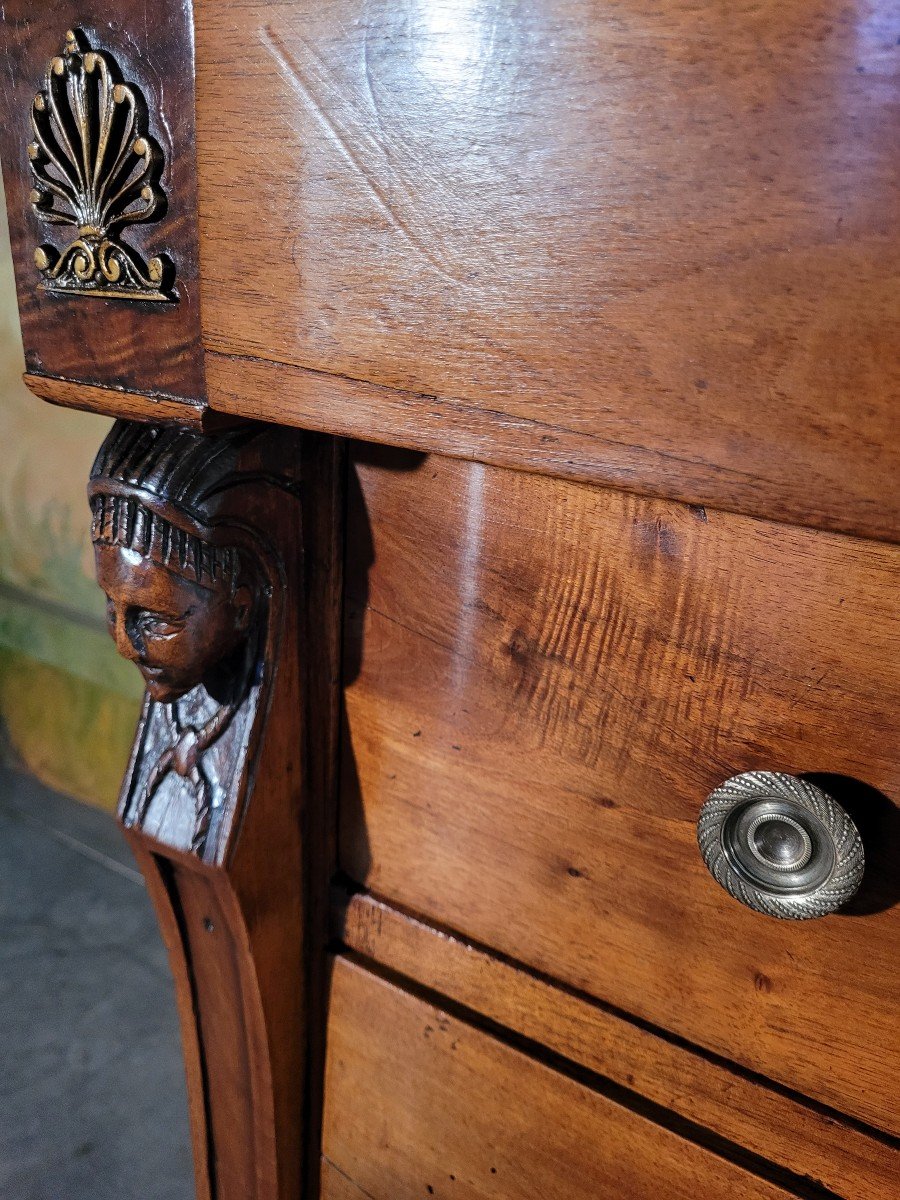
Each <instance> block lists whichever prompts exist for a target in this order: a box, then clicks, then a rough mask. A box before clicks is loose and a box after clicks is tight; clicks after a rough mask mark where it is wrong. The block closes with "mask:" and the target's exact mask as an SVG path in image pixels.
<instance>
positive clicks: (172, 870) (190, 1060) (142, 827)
mask: <svg viewBox="0 0 900 1200" xmlns="http://www.w3.org/2000/svg"><path fill="white" fill-rule="evenodd" d="M339 453H340V452H339V449H338V448H337V447H336V445H335V443H333V442H331V441H330V440H328V439H323V438H312V437H308V436H306V435H299V434H295V433H291V432H289V431H286V430H272V429H266V428H264V427H259V426H250V427H243V428H239V429H234V430H229V431H228V432H226V433H223V434H221V435H219V436H218V437H215V438H210V437H204V436H202V435H199V434H194V433H190V432H188V431H186V430H183V429H176V428H164V427H156V428H152V427H147V426H137V425H135V424H132V423H127V422H118V423H117V424H116V426H115V427H114V428H113V430H112V432H111V434H110V435H109V437H108V438H107V441H106V442H105V443H104V446H103V448H102V449H101V451H100V454H99V455H98V458H97V461H96V463H95V466H94V470H93V472H92V476H91V484H90V487H89V495H90V498H91V506H92V509H93V512H94V524H93V532H92V536H93V540H94V543H95V549H96V555H97V568H98V578H99V580H100V583H101V585H102V586H103V588H104V590H105V591H106V594H107V597H108V601H109V607H108V612H109V621H110V631H111V632H112V634H113V636H114V637H115V638H116V641H117V644H118V646H119V649H120V650H121V652H122V653H123V654H125V655H126V656H127V657H128V658H131V659H133V660H134V661H135V663H136V665H137V666H138V668H139V669H140V670H141V673H142V674H143V675H144V678H145V680H146V683H147V696H146V699H145V703H144V709H143V713H142V716H141V721H140V724H139V727H138V732H137V736H136V740H135V745H134V750H133V752H132V759H131V763H130V766H129V770H128V774H127V777H126V779H125V783H124V785H123V789H122V796H121V800H120V806H119V817H120V820H121V822H122V824H123V826H124V827H125V832H126V835H127V837H128V840H129V842H130V844H131V846H132V848H133V850H134V853H135V856H136V858H137V860H138V863H139V864H140V867H141V870H142V872H143V874H144V878H145V879H146V881H147V886H148V889H149V891H150V894H151V896H152V898H153V902H154V904H155V906H156V911H157V914H158V918H159V923H160V927H161V929H162V932H163V936H164V938H165V941H166V944H167V946H168V950H169V956H170V960H171V964H172V970H173V973H174V976H175V983H176V989H177V998H178V1006H179V1011H180V1017H181V1026H182V1037H183V1044H184V1057H185V1065H186V1071H187V1081H188V1091H189V1105H190V1114H191V1126H192V1137H193V1144H194V1158H195V1169H196V1176H197V1195H198V1197H199V1200H301V1197H303V1196H305V1195H310V1194H315V1188H316V1172H317V1167H318V1152H317V1116H316V1114H317V1111H318V1097H317V1095H316V1078H315V1077H317V1075H318V1072H319V1069H320V1067H319V1057H320V1055H319V1046H318V1042H319V1038H318V1037H317V1030H318V1026H319V1025H320V1024H321V1022H322V1012H321V1009H322V1004H321V997H320V995H319V994H318V993H319V990H320V988H319V984H320V980H321V967H320V962H321V961H322V958H323V954H324V942H325V937H324V928H325V920H326V917H325V907H326V906H325V903H324V895H325V888H326V881H327V875H328V866H327V864H328V862H329V861H330V857H329V849H328V841H329V839H328V837H327V835H326V824H325V822H324V821H323V820H322V801H323V799H324V797H325V796H326V795H327V794H328V793H329V792H330V790H331V786H332V777H331V771H332V769H333V766H332V764H333V760H334V754H333V752H332V739H333V730H334V727H335V719H334V716H335V714H334V696H335V694H336V670H335V662H336V654H337V644H338V642H337V636H336V629H337V625H338V599H339V586H338V584H337V581H336V578H335V574H336V570H337V564H338V562H339V555H338V553H337V549H336V548H337V546H338V545H339V541H338V539H337V538H336V537H335V527H334V525H335V517H334V514H335V512H336V511H337V508H338V503H337V482H336V481H337V478H338V458H339ZM301 495H302V496H303V498H304V504H303V505H302V506H301V503H300V496H301ZM313 608H316V611H313ZM313 710H317V711H316V720H315V725H314V726H313V722H312V721H311V719H310V715H311V713H312V712H313ZM313 796H315V798H316V803H312V802H311V797H313ZM313 847H314V848H315V849H314V851H313V852H312V853H311V852H310V851H311V848H313ZM310 1014H312V1015H313V1016H312V1021H311V1020H310Z"/></svg>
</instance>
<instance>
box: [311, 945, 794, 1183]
mask: <svg viewBox="0 0 900 1200" xmlns="http://www.w3.org/2000/svg"><path fill="white" fill-rule="evenodd" d="M323 1153H324V1156H325V1184H324V1195H325V1196H326V1197H329V1198H330V1200H350V1198H352V1197H355V1196H357V1195H360V1196H366V1197H368V1198H369V1200H421V1198H422V1197H423V1196H434V1197H436V1198H437V1200H441V1198H444V1200H450V1198H452V1200H488V1198H490V1200H535V1198H536V1197H540V1198H541V1200H597V1198H598V1197H600V1196H609V1197H625V1196H627V1197H628V1198H629V1200H659V1198H660V1197H665V1200H697V1197H698V1196H702V1197H704V1198H705V1200H706V1198H709V1200H712V1198H713V1197H719V1196H721V1197H723V1198H724V1197H732V1196H740V1197H741V1198H742V1200H775V1198H776V1197H778V1198H781V1200H785V1198H786V1197H788V1196H789V1194H790V1193H788V1192H786V1191H785V1190H783V1189H782V1188H781V1187H779V1186H777V1185H775V1184H773V1183H770V1182H768V1181H766V1180H763V1179H760V1178H758V1177H757V1176H755V1175H752V1174H750V1173H749V1172H747V1171H744V1170H742V1169H741V1168H739V1167H737V1166H735V1165H733V1164H732V1163H730V1162H728V1161H727V1160H726V1159H724V1158H720V1157H718V1156H717V1155H715V1154H712V1153H711V1152H710V1151H708V1150H706V1149H704V1148H703V1147H701V1146H698V1145H695V1144H694V1143H692V1142H688V1141H686V1140H684V1139H683V1138H682V1137H680V1136H678V1135H677V1134H675V1133H673V1132H671V1131H669V1130H667V1129H664V1128H661V1127H660V1126H658V1125H655V1124H653V1123H652V1122H651V1121H649V1120H647V1119H646V1118H645V1117H643V1116H639V1115H637V1114H636V1113H634V1112H631V1111H630V1110H629V1109H627V1108H625V1107H623V1106H622V1105H620V1104H618V1103H616V1102H614V1101H612V1100H610V1099H608V1098H607V1097H606V1096H603V1095H600V1094H598V1093H597V1092H595V1091H593V1090H591V1088H589V1087H587V1086H585V1085H584V1084H582V1083H577V1082H575V1081H574V1080H572V1079H569V1078H568V1077H567V1076H565V1075H563V1074H561V1073H559V1072H557V1071H555V1070H552V1069H551V1068H549V1067H547V1066H545V1065H543V1064H541V1063H539V1062H536V1061H535V1060H533V1059H531V1058H529V1057H528V1056H526V1055H525V1054H522V1053H520V1052H519V1051H517V1050H514V1049H511V1048H510V1047H508V1046H506V1045H504V1044H503V1043H501V1042H499V1041H496V1040H494V1039H493V1038H491V1037H489V1036H488V1035H487V1034H485V1033H483V1032H481V1031H479V1030H477V1029H475V1028H473V1027H472V1026H470V1025H468V1024H466V1022H464V1021H463V1020H460V1019H458V1018H455V1017H451V1016H448V1015H447V1014H446V1013H444V1012H441V1011H440V1010H439V1009H436V1008H434V1007H433V1006H432V1005H431V1004H429V1003H427V1002H425V1001H423V1000H420V999H418V998H416V997H414V996H412V995H410V994H409V993H407V992H405V991H403V990H401V989H400V988H398V987H395V986H394V985H393V984H390V983H386V982H384V981H383V980H382V979H380V978H378V977H377V976H374V975H371V974H369V973H368V972H367V971H365V970H364V969H363V968H361V967H359V966H356V965H354V964H351V963H349V962H348V961H347V960H345V959H339V960H338V961H337V962H336V963H335V968H334V976H333V981H332V993H331V1004H330V1018H329V1027H328V1060H327V1069H326V1080H325V1117H324V1127H323Z"/></svg>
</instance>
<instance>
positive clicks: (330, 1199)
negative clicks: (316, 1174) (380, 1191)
mask: <svg viewBox="0 0 900 1200" xmlns="http://www.w3.org/2000/svg"><path fill="white" fill-rule="evenodd" d="M320 1200H366V1193H365V1192H363V1191H361V1190H360V1188H358V1187H357V1186H356V1184H355V1183H354V1182H353V1180H352V1179H348V1178H347V1176H346V1175H342V1174H341V1172H340V1171H339V1170H338V1169H337V1167H336V1166H335V1165H334V1163H330V1162H329V1161H328V1159H327V1158H326V1159H323V1161H322V1190H321V1193H320Z"/></svg>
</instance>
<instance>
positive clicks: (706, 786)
mask: <svg viewBox="0 0 900 1200" xmlns="http://www.w3.org/2000/svg"><path fill="white" fill-rule="evenodd" d="M363 456H364V457H365V459H366V461H363ZM359 458H360V461H359V462H358V466H357V471H358V478H359V481H360V487H361V496H360V497H359V498H358V500H357V503H356V505H355V511H354V512H353V513H352V516H351V525H350V537H349V552H348V571H349V578H348V596H349V602H348V609H347V616H346V623H347V628H346V641H347V659H346V664H345V665H346V670H347V673H348V674H347V679H346V684H347V690H346V708H347V719H348V726H349V737H348V738H346V739H345V761H344V766H343V783H342V838H341V843H342V845H341V856H342V865H343V868H344V869H345V871H347V872H348V873H349V874H350V875H351V876H352V877H353V878H354V879H356V880H358V881H360V882H362V883H364V884H366V885H367V886H369V887H370V888H371V889H373V890H374V891H375V892H376V893H377V894H380V895H383V896H385V897H386V898H388V899H391V900H393V901H395V902H398V903H400V904H402V905H404V906H407V907H408V908H410V909H412V910H414V911H418V912H420V913H422V914H425V915H427V916H428V917H429V918H431V919H432V920H434V921H437V922H438V923H441V924H444V925H446V926H448V927H450V928H452V929H455V930H458V931H460V932H461V933H463V934H465V935H466V936H467V937H469V938H471V939H473V940H475V941H478V942H481V943H482V944H484V945H487V946H490V947H492V948H495V949H496V950H499V951H501V952H502V953H504V954H506V955H508V956H510V957H511V958H514V959H518V960H520V961H523V962H525V963H527V964H528V965H530V966H531V967H533V968H535V969H537V970H539V971H542V972H545V973H546V974H548V975H551V976H553V977H556V978H558V979H560V980H563V981H564V982H566V983H567V984H569V985H572V986H574V987H576V988H578V989H582V990H584V991H585V992H587V993H589V994H591V995H593V996H596V997H599V998H601V999H602V1000H604V1001H607V1002H609V1003H611V1004H614V1005H616V1006H617V1007H618V1008H620V1009H622V1010H625V1011H627V1012H631V1013H634V1014H636V1015H637V1016H639V1017H640V1018H642V1019H644V1020H647V1021H650V1022H652V1023H653V1024H655V1025H657V1026H659V1027H662V1028H666V1029H669V1030H671V1031H673V1032H675V1033H677V1034H679V1035H682V1036H683V1037H685V1038H687V1039H689V1040H691V1041H692V1042H694V1043H697V1044H699V1045H702V1046H705V1047H707V1048H709V1049H711V1050H713V1051H716V1052H718V1053H719V1054H722V1055H724V1056H727V1057H729V1058H733V1059H735V1060H737V1061H739V1062H740V1063H742V1064H744V1065H745V1066H746V1067H748V1068H750V1069H752V1070H754V1071H757V1072H759V1073H760V1074H762V1075H764V1076H767V1077H768V1078H770V1079H773V1080H777V1081H779V1082H781V1083H783V1084H785V1085H787V1086H789V1087H791V1088H794V1089H796V1090H798V1091H800V1092H802V1093H805V1094H807V1095H809V1096H811V1097H814V1098H815V1099H817V1100H820V1101H822V1102H824V1103H825V1104H828V1105H831V1106H833V1107H834V1108H835V1109H838V1110H840V1111H844V1112H847V1113H850V1114H852V1115H854V1116H856V1117H858V1118H860V1119H862V1120H864V1121H867V1122H871V1123H872V1124H874V1125H876V1126H880V1127H882V1128H884V1129H887V1130H892V1131H897V1129H898V1118H897V1113H896V1111H895V1110H894V1100H893V1092H894V1082H893V1081H894V1080H895V1079H896V1077H897V1070H898V1064H897V1049H898V1046H897V1040H898V1039H897V1004H896V987H895V978H896V976H895V971H896V962H897V952H898V948H900V947H898V933H900V921H898V913H897V909H896V907H894V905H895V901H896V898H897V897H896V887H897V883H896V879H897V872H896V868H895V866H894V867H893V868H892V866H891V863H892V862H893V864H896V862H897V853H898V847H897V827H898V817H897V809H896V807H895V806H894V804H893V803H892V802H891V800H890V799H888V797H896V796H897V794H898V789H900V753H898V741H897V725H898V720H900V718H898V712H900V706H898V703H897V701H898V690H900V680H898V673H897V669H896V664H897V655H898V650H900V618H898V614H897V611H896V605H895V596H896V586H897V582H898V575H897V568H898V564H900V551H898V550H897V549H896V548H894V547H891V546H888V545H882V544H877V543H866V542H861V541H857V540H854V539H850V538H841V537H836V536H834V535H831V534H822V533H816V532H813V531H810V530H804V529H796V528H790V527H786V526H779V525H776V524H771V523H764V522H759V521H755V520H752V519H748V518H743V517H736V516H730V515H725V514H719V513H713V512H709V513H707V512H704V511H702V510H697V509H690V508H688V507H685V506H680V505H676V504H666V503H659V502H655V501H650V500H643V499H636V498H632V497H628V496H626V495H623V494H621V493H614V492H609V491H606V490H602V489H597V488H591V487H587V486H583V485H573V484H565V483H561V482H558V481H549V480H546V479H542V478H539V477H535V476H527V475H524V474H519V473H513V472H506V471H502V470H499V469H495V468H486V467H483V466H479V465H477V464H467V465H463V464H460V463H458V462H452V461H450V460H442V459H439V458H435V457H432V458H428V459H424V460H422V459H417V460H410V459H409V458H404V457H403V456H398V455H395V454H391V453H388V452H383V453H382V452H373V451H371V450H366V451H365V452H362V451H361V452H360V456H359ZM748 769H776V770H784V771H788V772H791V773H793V774H802V773H807V772H817V773H820V774H822V775H824V776H827V777H828V779H827V782H828V785H829V787H830V788H831V790H832V791H834V793H835V794H836V795H838V797H839V798H840V799H842V800H844V801H845V802H846V803H847V805H848V807H851V808H852V810H853V813H854V816H855V817H856V819H857V821H858V824H859V826H860V828H861V830H862V834H863V839H864V841H865V843H866V845H867V853H868V863H867V874H866V878H865V881H864V883H863V887H862V889H861V892H860V895H859V896H858V897H857V899H856V900H855V901H854V902H853V904H852V905H851V906H850V907H849V908H848V909H846V910H844V911H843V912H842V913H839V914H837V915H834V916H831V917H826V918H823V919H818V920H813V921H806V922H789V921H778V920H775V919H773V918H770V917H764V916H761V915H759V914H757V913H754V912H751V911H749V910H748V909H745V908H743V907H742V906H741V905H740V904H738V903H737V902H736V901H735V900H733V899H732V898H731V897H729V896H728V895H727V894H726V893H725V892H724V891H722V890H721V889H720V888H719V887H718V886H717V884H716V883H715V882H714V881H713V880H712V878H711V877H710V875H709V874H708V873H707V871H706V869H705V867H704V866H703V863H702V861H701V859H700V855H699V852H698V849H697V845H696V834H695V829H696V820H697V813H698V809H699V807H700V804H701V803H702V801H703V799H704V798H705V796H706V795H707V793H708V792H709V791H710V790H711V789H712V788H713V787H714V786H716V785H718V784H719V783H721V782H722V781H723V780H724V779H726V778H727V777H729V776H731V775H733V774H735V773H737V772H739V771H742V770H748Z"/></svg>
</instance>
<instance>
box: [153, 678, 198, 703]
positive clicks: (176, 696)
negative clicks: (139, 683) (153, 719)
mask: <svg viewBox="0 0 900 1200" xmlns="http://www.w3.org/2000/svg"><path fill="white" fill-rule="evenodd" d="M141 674H142V675H143V676H144V683H145V684H146V685H147V692H148V694H149V696H150V699H151V700H156V701H158V702H159V703H160V704H171V703H172V701H173V700H180V699H181V697H182V696H186V695H187V694H188V692H189V691H190V690H191V689H192V688H193V687H194V686H195V685H194V684H193V683H188V684H185V683H179V682H176V681H175V680H172V679H166V678H164V677H160V676H159V675H148V674H147V673H146V672H145V671H141Z"/></svg>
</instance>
